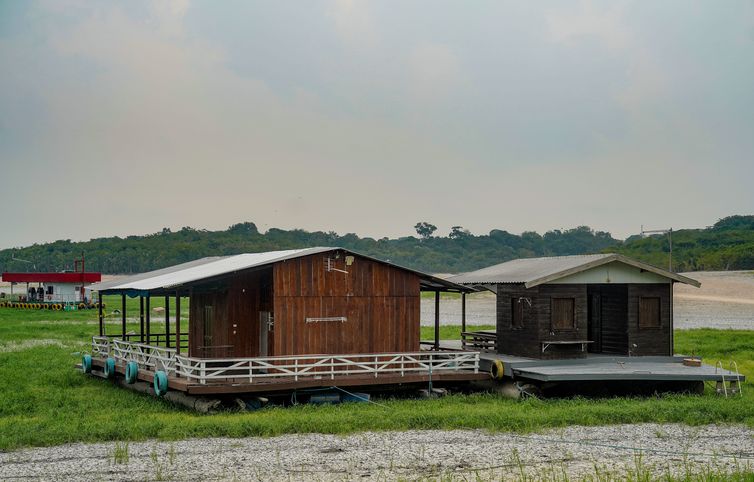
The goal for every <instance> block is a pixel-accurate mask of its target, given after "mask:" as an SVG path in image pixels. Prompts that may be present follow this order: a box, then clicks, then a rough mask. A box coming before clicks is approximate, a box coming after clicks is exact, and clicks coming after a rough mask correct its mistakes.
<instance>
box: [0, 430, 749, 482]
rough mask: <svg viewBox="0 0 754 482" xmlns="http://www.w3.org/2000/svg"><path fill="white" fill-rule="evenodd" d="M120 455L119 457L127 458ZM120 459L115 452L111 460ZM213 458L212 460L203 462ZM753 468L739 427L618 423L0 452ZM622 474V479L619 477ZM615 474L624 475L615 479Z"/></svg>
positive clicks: (27, 461)
mask: <svg viewBox="0 0 754 482" xmlns="http://www.w3.org/2000/svg"><path fill="white" fill-rule="evenodd" d="M126 452H127V454H128V457H127V460H126V457H125V453H126ZM116 454H120V456H116ZM210 455H211V456H210ZM752 464H754V431H752V430H751V429H748V428H746V427H743V426H705V427H687V426H683V425H654V424H644V425H616V426H607V427H580V426H575V427H569V428H566V429H562V430H555V431H547V432H543V433H539V434H528V435H516V434H510V433H495V434H492V433H487V432H482V431H472V430H450V431H439V430H434V431H408V432H380V433H371V432H367V433H361V434H357V435H350V436H334V435H319V434H308V435H286V436H282V437H273V438H267V439H266V438H245V439H225V438H211V439H196V440H185V441H180V442H154V441H151V442H141V443H130V444H128V447H127V449H126V448H125V446H124V445H120V450H116V444H115V443H104V444H89V445H85V444H71V445H62V446H58V447H50V448H41V449H25V450H20V451H15V452H9V453H0V471H1V474H0V476H1V477H2V478H3V479H5V480H29V479H33V480H67V481H68V480H70V481H88V480H357V479H358V480H396V479H407V480H416V479H422V478H431V479H438V478H439V479H442V480H480V481H485V480H501V479H514V478H515V479H518V478H521V474H522V471H523V473H525V474H527V475H528V476H534V477H536V478H549V479H552V478H553V475H554V476H556V477H558V478H559V480H563V479H564V476H567V477H568V478H581V477H586V476H592V477H594V476H595V475H596V473H595V471H596V470H599V471H600V473H603V474H604V473H613V474H614V475H615V476H618V477H620V476H621V475H622V474H626V470H636V467H637V465H638V466H640V467H642V470H648V471H652V472H653V473H654V475H655V476H662V475H665V474H667V473H668V472H670V473H673V474H676V475H684V474H686V473H688V472H694V473H698V472H700V471H702V470H714V471H716V472H717V471H726V472H730V471H733V470H736V467H738V468H739V469H743V468H745V467H746V466H752ZM624 476H625V475H624ZM620 478H623V477H620Z"/></svg>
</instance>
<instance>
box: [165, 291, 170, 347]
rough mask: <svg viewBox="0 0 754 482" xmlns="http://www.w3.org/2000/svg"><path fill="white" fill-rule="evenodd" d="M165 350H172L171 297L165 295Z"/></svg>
mask: <svg viewBox="0 0 754 482" xmlns="http://www.w3.org/2000/svg"><path fill="white" fill-rule="evenodd" d="M165 348H170V296H168V295H165Z"/></svg>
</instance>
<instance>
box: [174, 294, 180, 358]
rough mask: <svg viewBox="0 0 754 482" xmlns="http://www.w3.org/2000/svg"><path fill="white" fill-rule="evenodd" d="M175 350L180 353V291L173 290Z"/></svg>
mask: <svg viewBox="0 0 754 482" xmlns="http://www.w3.org/2000/svg"><path fill="white" fill-rule="evenodd" d="M175 352H176V353H177V354H179V355H180V353H181V293H180V292H178V291H176V292H175Z"/></svg>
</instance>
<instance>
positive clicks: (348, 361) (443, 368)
mask: <svg viewBox="0 0 754 482" xmlns="http://www.w3.org/2000/svg"><path fill="white" fill-rule="evenodd" d="M92 353H93V354H99V355H101V356H112V357H113V358H114V359H115V360H116V361H117V362H128V361H135V362H136V363H138V364H139V367H140V368H147V369H150V370H164V371H165V372H167V373H168V374H170V375H173V376H178V377H182V378H185V379H187V380H188V382H189V383H199V384H202V385H205V384H207V383H213V382H215V383H218V382H234V383H253V382H254V381H255V380H256V381H263V380H268V381H270V382H272V381H275V379H277V380H279V381H282V380H284V379H285V380H291V381H298V380H300V379H335V378H336V377H342V376H350V375H361V376H364V375H367V376H373V377H375V378H377V377H379V376H381V375H383V376H387V375H392V376H400V377H403V376H406V375H415V374H422V375H425V374H426V375H430V376H431V375H432V374H433V373H437V372H441V373H447V372H449V371H450V372H466V373H468V372H473V373H478V372H479V353H478V352H468V351H440V352H432V351H421V352H409V353H378V354H349V355H298V356H273V357H258V358H196V357H187V356H183V355H178V354H176V352H175V350H174V349H172V348H163V347H157V346H153V345H146V344H142V343H134V342H129V341H123V340H115V339H112V340H111V339H109V338H107V337H97V336H95V337H93V338H92Z"/></svg>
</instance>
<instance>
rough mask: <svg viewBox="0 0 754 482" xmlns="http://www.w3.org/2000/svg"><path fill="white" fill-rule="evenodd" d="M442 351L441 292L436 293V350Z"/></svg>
mask: <svg viewBox="0 0 754 482" xmlns="http://www.w3.org/2000/svg"><path fill="white" fill-rule="evenodd" d="M439 349H440V292H439V291H435V350H439Z"/></svg>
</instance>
